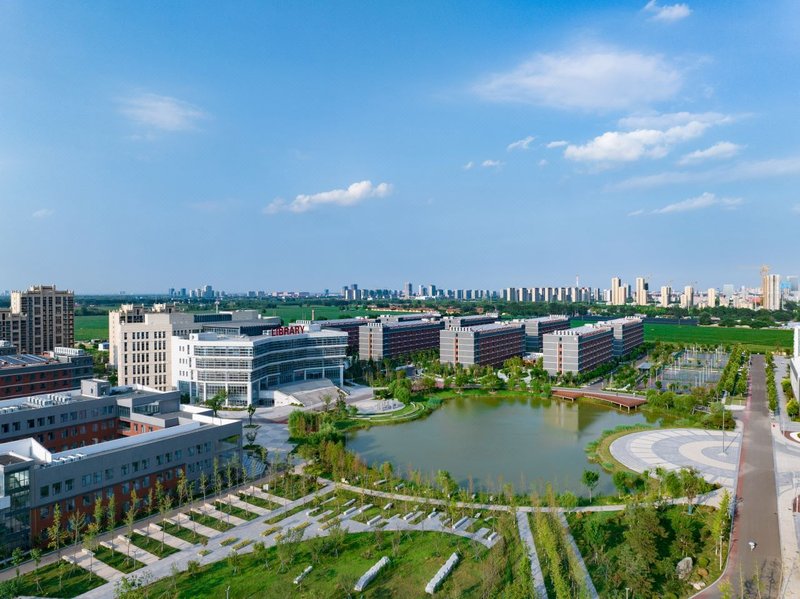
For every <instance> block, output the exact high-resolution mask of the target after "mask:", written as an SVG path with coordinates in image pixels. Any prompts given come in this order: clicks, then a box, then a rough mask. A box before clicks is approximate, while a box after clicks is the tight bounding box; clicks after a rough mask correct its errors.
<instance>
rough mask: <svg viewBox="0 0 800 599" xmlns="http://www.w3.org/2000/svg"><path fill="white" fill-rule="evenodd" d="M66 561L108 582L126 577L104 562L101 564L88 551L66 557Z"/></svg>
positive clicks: (80, 551)
mask: <svg viewBox="0 0 800 599" xmlns="http://www.w3.org/2000/svg"><path fill="white" fill-rule="evenodd" d="M64 559H65V560H66V561H68V562H69V563H71V564H75V565H76V566H80V567H81V568H83V569H84V570H86V571H87V572H91V573H92V574H96V575H97V576H99V577H100V578H102V579H103V580H107V581H109V582H114V581H117V580H119V579H120V578H122V576H124V574H123V573H122V572H120V571H119V570H116V569H114V568H112V567H111V566H109V565H108V564H106V563H104V562H101V561H100V560H99V559H97V558H96V557H95V558H92V553H91V552H90V551H87V550H86V549H81V550H79V551H76V552H75V553H72V554H69V555H65V556H64Z"/></svg>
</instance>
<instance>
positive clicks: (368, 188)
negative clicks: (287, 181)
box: [263, 181, 392, 214]
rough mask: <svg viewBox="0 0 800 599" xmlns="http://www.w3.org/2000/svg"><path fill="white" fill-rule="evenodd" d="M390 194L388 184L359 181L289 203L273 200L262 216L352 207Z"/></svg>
mask: <svg viewBox="0 0 800 599" xmlns="http://www.w3.org/2000/svg"><path fill="white" fill-rule="evenodd" d="M390 193H392V186H391V185H390V184H388V183H379V184H378V185H373V184H372V181H359V182H357V183H353V184H352V185H350V186H349V187H348V188H347V189H332V190H331V191H322V192H320V193H315V194H311V195H305V194H301V195H298V196H296V197H295V198H294V199H293V200H292V201H291V202H287V201H286V200H284V199H282V198H277V199H275V200H273V201H272V202H271V203H270V204H269V205H268V206H267V207H266V208H264V210H263V212H264V214H275V213H277V212H282V211H288V212H308V211H309V210H313V209H314V208H316V207H318V206H324V205H333V206H353V205H355V204H359V203H361V202H363V201H364V200H368V199H370V198H383V197H386V196H388V195H389V194H390Z"/></svg>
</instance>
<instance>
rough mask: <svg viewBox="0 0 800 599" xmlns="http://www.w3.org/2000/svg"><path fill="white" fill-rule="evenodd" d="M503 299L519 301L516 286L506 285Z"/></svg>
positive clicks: (505, 300)
mask: <svg viewBox="0 0 800 599" xmlns="http://www.w3.org/2000/svg"><path fill="white" fill-rule="evenodd" d="M503 301H504V302H515V301H517V290H516V288H514V287H506V288H505V289H503Z"/></svg>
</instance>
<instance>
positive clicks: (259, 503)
mask: <svg viewBox="0 0 800 599" xmlns="http://www.w3.org/2000/svg"><path fill="white" fill-rule="evenodd" d="M239 499H241V500H242V501H244V502H246V503H250V504H252V505H254V506H256V507H260V508H263V509H265V510H274V509H275V508H277V507H280V506H279V505H278V504H277V503H273V502H271V501H267V500H266V499H261V497H256V496H255V495H248V494H247V493H239Z"/></svg>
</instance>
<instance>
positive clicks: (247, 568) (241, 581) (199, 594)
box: [149, 532, 499, 599]
mask: <svg viewBox="0 0 800 599" xmlns="http://www.w3.org/2000/svg"><path fill="white" fill-rule="evenodd" d="M393 537H394V538H395V539H396V542H397V543H398V544H397V545H396V547H397V552H396V555H395V554H394V552H393V548H392V539H393ZM472 546H473V543H472V542H471V541H469V540H468V539H465V538H463V537H456V536H454V535H448V534H441V533H420V532H414V533H410V534H400V533H397V536H396V537H395V535H394V533H381V534H380V535H374V534H370V533H360V534H352V535H347V536H346V537H345V538H344V540H343V544H342V547H341V548H340V549H339V556H338V557H336V556H335V554H334V553H333V552H324V553H322V555H321V556H320V558H319V561H318V562H316V563H315V562H314V560H313V559H312V556H311V553H310V551H309V547H310V542H308V541H305V542H302V543H299V544H298V545H297V551H296V555H295V556H294V558H293V559H291V560H289V561H290V563H288V564H287V566H286V568H285V571H284V572H280V569H281V567H280V559H279V557H278V555H277V553H278V550H277V549H276V548H275V547H271V548H269V549H268V550H267V554H266V561H267V563H268V564H269V569H265V567H264V561H263V559H257V558H256V556H255V555H253V554H247V555H242V556H240V557H239V560H240V562H241V570H240V573H239V574H236V575H234V574H233V572H232V570H231V565H230V564H229V562H228V560H223V561H220V562H216V563H214V564H210V565H208V566H203V567H201V568H200V570H199V572H198V573H196V574H193V575H190V574H188V573H187V572H183V573H181V574H180V575H178V576H177V577H175V578H174V579H173V580H162V581H159V582H157V583H155V584H153V585H152V586H151V587H150V589H149V591H150V593H149V597H150V598H151V599H161V598H162V597H164V598H166V597H173V596H175V595H176V594H177V596H180V597H192V598H193V599H194V598H203V597H208V598H212V597H213V598H216V597H224V596H225V592H226V587H228V585H230V598H231V599H239V598H245V597H261V596H264V590H265V589H269V596H271V597H301V598H302V597H346V596H349V594H350V593H349V592H350V591H352V587H353V585H354V583H355V582H356V580H357V579H358V578H359V577H360V576H361V575H362V574H363V573H364V572H366V571H367V570H368V569H369V568H370V567H372V566H373V565H374V564H375V562H377V561H378V560H379V559H380V558H381V557H383V556H388V557H389V559H390V560H391V561H390V564H389V566H388V567H386V568H385V569H384V570H383V571H381V573H380V574H379V575H378V577H377V578H376V579H375V580H374V581H373V582H372V583H371V584H370V585H369V586H368V587H367V589H366V591H365V592H364V593H363V594H361V595H359V596H361V597H367V598H369V597H422V596H424V588H425V585H426V584H427V582H428V581H429V580H430V579H431V578H432V577H433V575H434V574H435V573H436V571H437V570H438V569H439V568H440V567H441V566H442V564H444V562H445V561H446V560H447V558H448V557H449V556H450V554H451V553H453V552H454V551H458V552H459V553H460V554H461V556H462V560H463V561H462V562H461V563H460V564H459V565H458V566H457V567H456V569H455V570H454V571H453V573H452V574H451V576H450V578H449V579H448V580H446V581H445V583H444V585H443V586H442V587H441V590H440V591H439V594H441V596H443V597H447V596H457V597H477V596H479V591H480V586H481V583H482V580H483V578H482V576H481V573H482V566H484V565H485V562H486V561H487V560H486V559H485V558H486V555H487V554H488V553H489V552H487V551H486V550H485V549H484V548H483V547H481V546H480V545H476V547H477V551H473V549H472ZM493 551H494V552H495V553H497V554H499V551H498V550H497V549H495V550H493ZM476 552H477V554H478V560H477V563H476V559H475V553H476ZM284 559H285V558H284ZM309 564H313V565H314V569H313V570H312V571H311V572H310V573H309V574H308V576H307V577H306V578H305V579H304V580H303V582H302V584H301V585H295V584H293V580H294V578H295V577H296V576H297V575H298V574H299V573H300V572H302V571H303V569H304V568H305V567H306V566H307V565H309ZM173 585H175V590H176V591H177V593H175V592H174V591H173ZM344 589H347V590H348V591H349V592H348V593H345V592H344Z"/></svg>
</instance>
